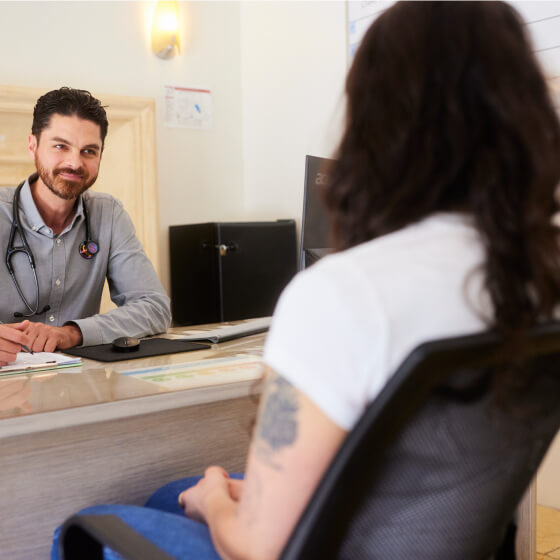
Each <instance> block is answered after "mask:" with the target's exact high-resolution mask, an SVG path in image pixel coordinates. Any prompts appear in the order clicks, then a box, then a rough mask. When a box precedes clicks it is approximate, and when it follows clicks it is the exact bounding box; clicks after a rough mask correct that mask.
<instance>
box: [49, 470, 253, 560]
mask: <svg viewBox="0 0 560 560" xmlns="http://www.w3.org/2000/svg"><path fill="white" fill-rule="evenodd" d="M230 476H231V478H240V479H241V478H243V475H242V474H231V475H230ZM199 480H200V477H199V476H191V477H188V478H182V479H180V480H175V481H173V482H170V483H169V484H166V485H165V486H162V487H161V488H160V489H159V490H157V491H156V492H155V493H154V494H153V495H152V496H151V497H150V498H149V499H148V501H147V502H146V504H145V505H144V507H140V506H121V505H103V506H93V507H89V508H86V509H83V510H81V511H80V512H78V513H80V514H87V515H103V514H113V515H117V516H118V517H120V518H121V519H122V520H123V521H124V522H125V523H128V525H130V526H131V527H133V528H134V529H136V531H138V533H140V534H141V535H143V536H144V537H146V538H147V539H149V540H150V541H152V542H153V543H155V544H156V545H158V546H159V547H160V548H162V549H163V550H165V551H166V552H167V553H168V554H170V555H171V556H173V558H176V559H177V560H191V559H192V560H219V559H220V557H219V556H218V553H217V552H216V549H215V548H214V545H213V544H212V540H211V539H210V532H209V531H208V527H207V526H206V525H205V524H204V523H199V522H198V521H193V520H192V519H189V518H188V517H185V513H184V511H183V509H182V508H181V507H180V506H179V504H178V502H177V499H178V497H179V494H180V493H181V492H182V491H183V490H186V489H187V488H190V487H191V486H194V485H195V484H196V483H197V482H198V481H199ZM59 536H60V527H58V528H57V529H56V531H55V532H54V536H53V544H52V550H51V560H59V558H60V557H59V554H58V539H59ZM103 558H104V560H121V559H122V556H120V555H119V554H117V553H116V552H113V551H112V550H110V549H109V548H107V547H105V548H104V549H103Z"/></svg>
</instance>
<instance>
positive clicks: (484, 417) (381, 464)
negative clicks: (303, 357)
mask: <svg viewBox="0 0 560 560" xmlns="http://www.w3.org/2000/svg"><path fill="white" fill-rule="evenodd" d="M524 350H525V355H526V356H527V368H528V371H529V372H530V374H531V380H532V381H531V383H530V384H529V385H528V386H527V387H526V388H525V389H524V391H523V392H522V393H521V394H520V395H519V397H518V398H517V399H516V401H515V402H514V403H513V406H512V407H511V408H512V410H508V409H504V408H503V407H500V406H497V405H496V404H495V400H494V398H493V394H492V387H491V375H490V372H491V371H492V368H493V367H495V366H496V364H499V363H501V360H502V357H503V356H502V345H501V342H500V338H499V336H498V335H497V334H496V333H493V332H485V333H481V334H474V335H469V336H462V337H455V338H449V339H444V340H438V341H432V342H427V343H425V344H422V345H420V346H419V347H418V348H416V349H415V350H414V351H413V352H412V353H411V354H410V355H409V356H408V358H407V359H406V360H405V361H404V362H403V364H402V365H401V366H400V367H399V369H398V370H397V371H396V372H395V374H394V375H393V376H392V377H391V379H390V380H389V382H388V383H387V385H386V386H385V388H384V389H383V390H382V392H381V393H380V395H379V396H378V397H377V398H376V399H375V400H374V401H373V402H372V403H371V404H370V405H369V406H368V408H367V409H366V411H365V413H364V414H363V416H362V418H361V419H360V421H359V422H358V424H357V425H356V427H355V428H354V429H353V430H352V432H350V434H349V435H348V437H347V438H346V439H345V441H344V443H343V445H342V446H341V448H340V450H339V452H338V453H337V455H336V456H335V458H334V460H333V461H332V463H331V465H330V466H329V468H328V470H327V472H326V474H325V476H324V477H323V479H322V480H321V482H320V484H319V486H318V488H317V490H316V491H315V493H314V495H313V497H312V499H311V501H310V503H309V504H308V506H307V508H306V510H305V511H304V513H303V514H302V516H301V518H300V520H299V522H298V524H297V526H296V528H295V530H294V531H293V533H292V535H291V537H290V539H289V541H288V543H287V545H286V547H285V549H284V551H283V553H282V556H281V558H282V560H296V559H298V560H315V559H320V560H328V559H331V558H332V559H335V558H336V559H344V560H361V559H366V558H367V559H384V560H387V559H393V558H403V559H404V558H414V559H415V560H428V559H429V560H439V559H442V560H443V559H446V560H447V559H451V558H453V559H460V560H489V559H490V558H496V559H497V558H500V560H505V559H509V558H514V547H513V546H512V542H511V541H512V536H514V533H513V532H512V531H511V525H510V521H511V519H512V517H513V516H514V513H515V510H516V508H517V505H518V504H519V502H520V500H521V498H522V496H523V494H524V492H525V491H526V489H527V488H528V486H529V484H530V482H531V480H532V478H533V476H534V475H535V473H536V471H537V469H538V466H539V464H540V462H541V460H542V458H543V456H544V454H545V453H546V450H547V449H548V447H549V445H550V443H551V441H552V439H553V437H554V435H555V434H556V432H557V431H558V427H559V426H560V406H558V401H559V396H560V324H559V323H552V324H547V325H541V326H539V327H537V328H535V329H534V330H532V331H531V334H530V337H529V340H528V342H527V345H526V348H525V349H524ZM121 533H122V535H123V538H121V537H120V534H121ZM65 535H67V536H68V538H67V539H66V537H65ZM506 536H508V537H509V539H505V537H506ZM92 538H93V539H94V540H95V542H100V543H101V542H103V543H106V544H109V546H110V547H111V548H112V549H113V550H116V551H117V552H119V553H120V554H122V555H123V557H124V558H128V559H130V560H132V559H135V558H138V559H143V558H150V557H153V558H164V557H165V556H164V555H163V553H162V555H161V556H152V555H151V554H152V553H148V554H149V556H146V553H147V551H148V549H147V548H145V547H143V545H142V544H138V542H137V543H135V542H134V539H133V538H132V537H131V529H130V528H129V527H128V526H125V527H123V523H122V522H121V521H120V520H119V519H118V518H114V516H90V517H88V516H74V517H73V518H70V519H69V520H68V521H67V522H66V523H65V526H64V529H63V536H62V538H61V548H64V547H65V546H66V547H67V551H66V554H65V555H64V556H63V558H66V560H73V559H80V560H83V559H85V558H86V556H83V553H82V555H80V550H81V551H83V550H85V549H84V548H83V545H82V544H81V542H88V543H89V544H88V546H87V548H88V550H89V551H93V550H94V549H95V547H94V546H93V545H92V543H91V539H92ZM87 539H90V540H89V541H88V540H87ZM138 539H139V541H142V539H143V537H140V535H138ZM65 540H68V544H67V545H65ZM504 543H505V544H504ZM70 550H71V552H70ZM98 550H99V552H95V555H92V556H87V558H101V556H100V555H99V556H98V555H97V554H100V551H101V547H99V548H98ZM135 550H136V552H134V551H135Z"/></svg>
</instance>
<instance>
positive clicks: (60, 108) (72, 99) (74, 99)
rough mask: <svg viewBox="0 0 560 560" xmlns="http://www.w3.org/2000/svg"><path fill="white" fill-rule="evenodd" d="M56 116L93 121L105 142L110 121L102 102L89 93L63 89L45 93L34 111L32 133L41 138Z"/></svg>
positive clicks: (81, 90) (67, 88) (82, 90)
mask: <svg viewBox="0 0 560 560" xmlns="http://www.w3.org/2000/svg"><path fill="white" fill-rule="evenodd" d="M54 114H58V115H65V116H73V115H76V116H77V117H79V118H80V119H85V120H88V121H92V122H94V123H95V124H97V125H99V128H100V131H101V143H102V144H103V143H104V142H105V137H106V136H107V129H108V128H109V121H108V120H107V114H106V113H105V108H104V107H103V105H101V102H100V101H99V100H98V99H96V98H95V97H93V95H91V93H90V92H89V91H86V90H84V89H74V88H70V87H61V88H60V89H54V90H52V91H49V92H48V93H45V95H42V96H41V97H39V99H38V100H37V103H36V104H35V108H34V109H33V124H32V125H31V133H32V134H34V135H35V136H36V137H37V141H39V137H40V135H41V132H42V131H43V129H45V128H47V126H48V125H49V122H50V120H51V117H52V116H53V115H54Z"/></svg>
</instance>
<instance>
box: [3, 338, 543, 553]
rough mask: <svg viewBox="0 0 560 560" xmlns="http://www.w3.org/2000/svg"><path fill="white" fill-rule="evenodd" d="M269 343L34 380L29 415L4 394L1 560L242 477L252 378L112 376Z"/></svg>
mask: <svg viewBox="0 0 560 560" xmlns="http://www.w3.org/2000/svg"><path fill="white" fill-rule="evenodd" d="M172 331H173V329H172V330H171V332H172ZM264 337H265V335H264V334H260V335H254V336H251V337H247V338H244V339H239V340H234V341H231V342H227V343H223V344H221V345H218V346H214V347H213V348H212V349H210V350H201V351H197V352H188V353H184V354H172V355H167V356H158V357H154V358H143V359H138V360H130V361H124V362H114V363H108V364H107V363H104V364H102V363H99V362H94V361H91V360H84V364H83V366H81V367H80V368H73V369H72V370H60V371H58V372H56V373H45V374H36V375H34V376H29V378H28V380H27V381H26V383H27V385H26V386H25V388H24V390H25V391H26V392H27V394H28V395H27V396H28V402H29V405H30V406H31V409H30V410H29V411H28V412H26V411H25V409H18V410H13V409H10V410H7V409H4V410H2V397H1V391H0V477H1V478H0V480H1V481H2V484H1V488H2V493H1V498H0V555H1V558H6V559H10V560H35V559H37V560H42V559H43V558H44V559H46V558H48V554H49V549H50V542H51V535H52V531H53V530H54V528H55V527H56V526H57V525H58V524H60V522H61V521H62V520H64V519H65V518H66V517H68V516H69V515H71V514H72V513H74V512H76V511H77V510H79V509H82V508H84V507H87V506H91V505H94V504H99V503H127V504H142V503H143V502H144V501H145V500H146V498H147V497H148V496H149V495H150V494H151V493H152V492H153V491H154V490H155V489H156V488H158V487H159V486H161V485H162V484H164V483H166V482H168V481H170V480H173V479H176V478H180V477H183V476H188V475H191V474H201V473H202V472H203V470H204V469H205V468H206V467H207V466H208V465H209V464H220V465H222V466H224V467H225V468H226V469H228V470H229V471H231V472H235V471H241V470H243V469H244V462H245V457H246V454H247V449H248V445H249V440H250V426H251V422H252V420H253V419H254V418H255V414H256V401H257V399H256V393H257V386H256V380H257V379H258V377H259V375H258V374H255V372H254V371H253V372H247V374H246V375H244V374H243V372H241V373H237V374H235V375H234V376H232V380H231V382H225V383H224V382H223V381H222V382H220V383H219V384H215V385H212V379H211V378H210V377H208V378H207V379H206V381H200V383H199V384H198V386H197V387H194V388H190V389H183V390H175V391H170V390H169V389H166V388H165V387H162V386H157V385H154V384H152V383H149V382H147V381H142V380H139V379H136V378H134V377H130V376H128V375H123V374H122V373H119V372H125V371H127V370H131V369H136V368H143V367H149V366H159V365H167V364H174V363H184V362H189V361H197V360H201V359H206V358H219V357H227V356H232V355H236V354H238V353H247V354H260V353H261V351H262V346H263V341H264ZM26 377H27V376H26ZM11 379H14V378H11ZM18 379H22V377H18ZM0 387H1V380H0ZM29 405H28V406H29ZM535 508H536V505H535V487H534V485H533V486H532V487H531V489H530V491H529V492H528V493H527V496H526V497H525V500H524V502H523V504H522V507H521V511H520V530H519V537H520V538H519V540H518V545H519V546H518V558H519V560H534V558H535V538H536V537H535V535H536V532H535Z"/></svg>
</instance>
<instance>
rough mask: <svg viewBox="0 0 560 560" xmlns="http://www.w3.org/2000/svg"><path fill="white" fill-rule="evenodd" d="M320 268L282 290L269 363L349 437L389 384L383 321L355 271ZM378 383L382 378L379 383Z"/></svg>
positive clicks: (268, 344) (267, 351)
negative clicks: (350, 431)
mask: <svg viewBox="0 0 560 560" xmlns="http://www.w3.org/2000/svg"><path fill="white" fill-rule="evenodd" d="M340 268H341V267H339V266H338V267H331V266H329V265H328V263H322V262H321V263H318V264H316V265H314V267H313V268H310V269H309V270H307V271H305V272H303V273H300V274H299V275H297V276H296V277H295V279H294V280H293V281H292V282H291V283H290V284H289V285H288V287H287V288H286V289H285V290H284V292H283V294H282V296H281V297H280V300H279V302H278V305H277V307H276V310H275V313H274V317H273V320H272V324H271V328H270V332H269V335H268V337H267V342H266V345H265V352H264V360H265V362H266V363H267V364H268V365H269V366H270V367H271V368H272V369H273V370H274V371H275V372H276V373H277V374H279V375H281V376H282V377H284V378H285V379H287V380H288V381H289V382H290V383H292V384H293V385H294V386H295V387H296V388H297V389H299V390H300V391H302V392H303V393H304V394H305V395H306V396H307V397H308V398H310V399H311V400H312V401H313V402H314V403H315V404H316V405H317V406H318V407H319V408H320V409H321V410H322V411H323V412H324V413H325V414H326V415H327V416H328V417H329V418H330V419H331V420H332V421H333V422H335V423H336V424H337V425H339V426H340V427H342V428H343V429H345V430H350V429H351V428H352V427H353V426H354V424H355V423H356V421H357V420H358V418H359V417H360V415H361V414H362V412H363V411H364V409H365V407H366V405H367V403H368V402H369V400H370V399H371V398H372V396H375V394H376V393H378V392H379V391H380V390H381V388H382V387H383V385H384V384H385V377H386V376H385V374H384V372H385V367H384V364H385V361H386V359H385V354H386V352H385V348H386V342H387V341H386V336H387V335H386V332H387V329H386V325H385V324H384V323H385V319H384V316H383V313H382V310H381V308H380V305H379V302H378V301H377V299H376V297H375V294H374V292H373V290H372V289H371V287H369V286H364V285H363V284H364V280H363V279H362V278H360V276H359V274H353V272H352V271H351V270H348V269H344V270H342V271H341V270H340ZM376 377H377V379H376Z"/></svg>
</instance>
